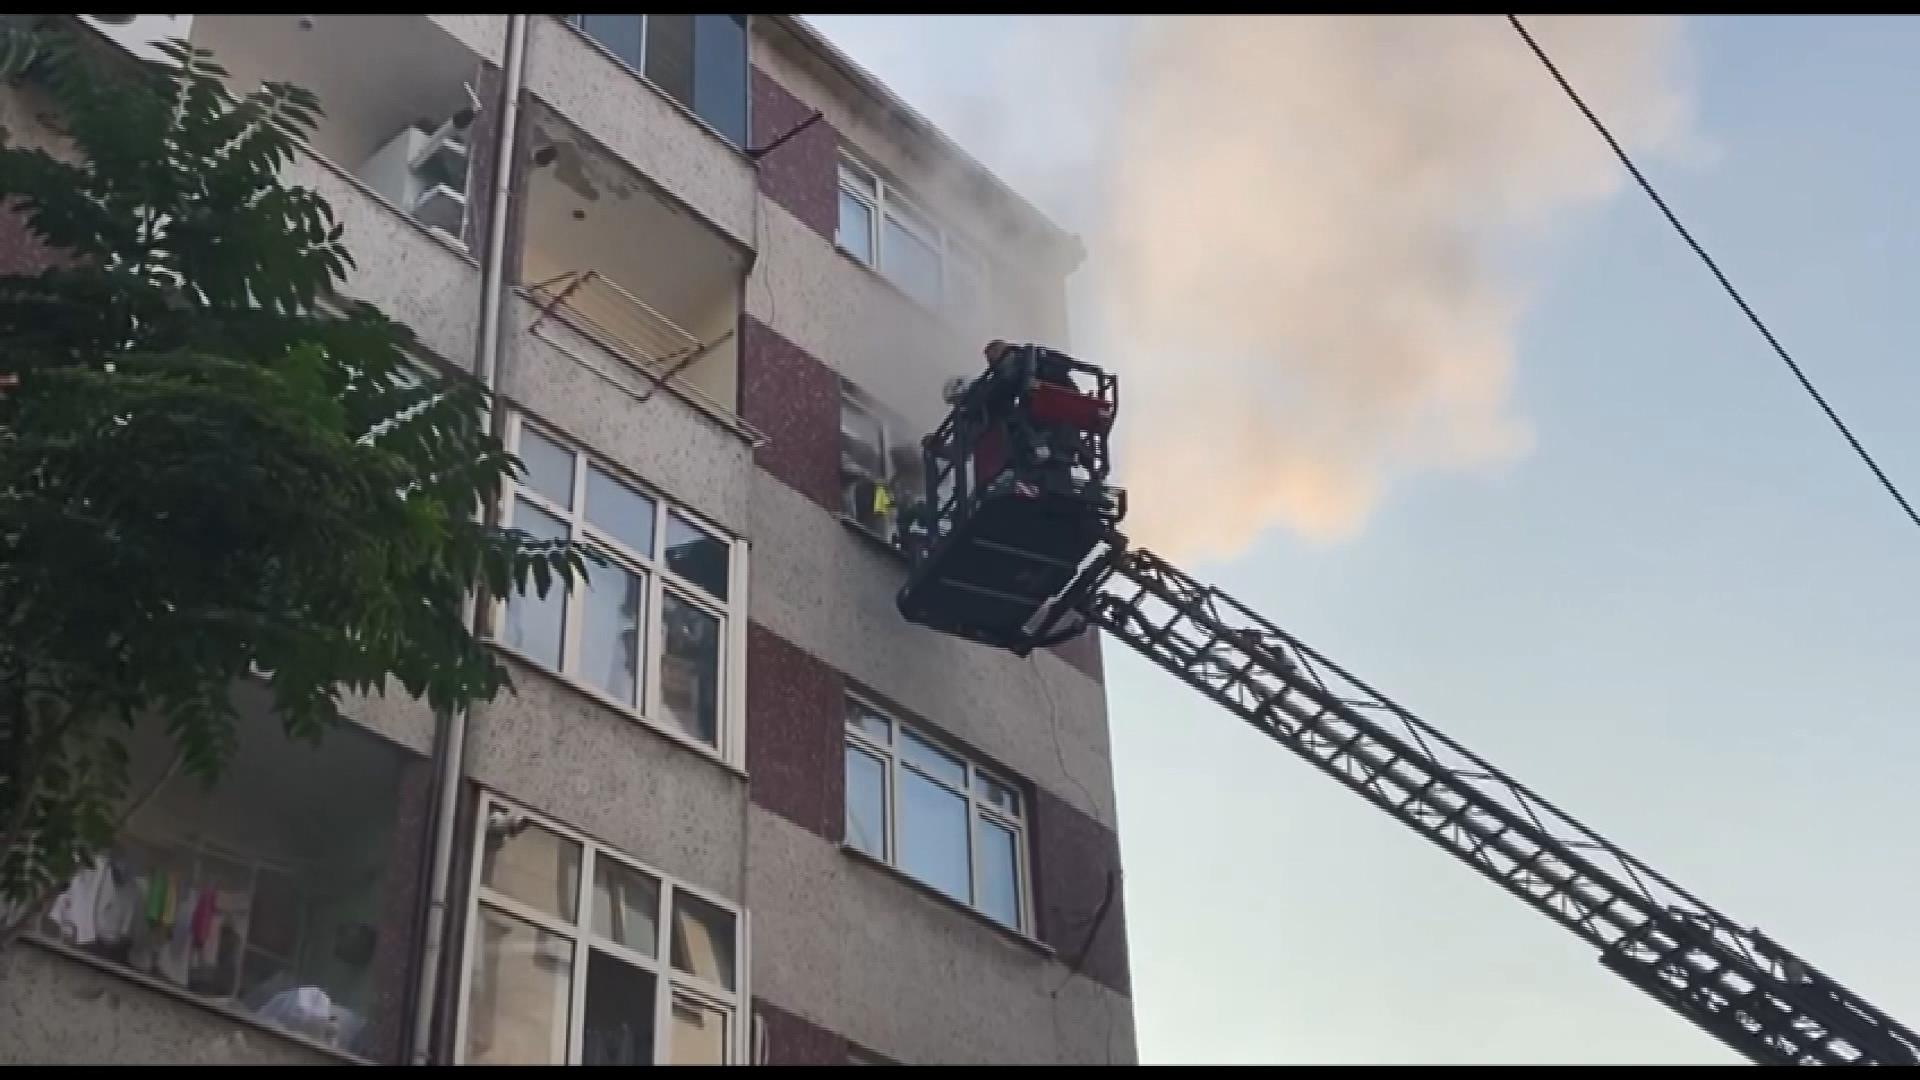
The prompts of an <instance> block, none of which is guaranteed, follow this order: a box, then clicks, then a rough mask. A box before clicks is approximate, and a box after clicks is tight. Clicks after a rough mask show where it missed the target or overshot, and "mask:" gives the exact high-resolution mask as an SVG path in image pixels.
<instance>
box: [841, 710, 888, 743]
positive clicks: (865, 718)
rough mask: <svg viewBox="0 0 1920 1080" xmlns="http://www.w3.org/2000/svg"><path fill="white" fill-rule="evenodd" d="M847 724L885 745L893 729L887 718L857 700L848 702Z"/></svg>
mask: <svg viewBox="0 0 1920 1080" xmlns="http://www.w3.org/2000/svg"><path fill="white" fill-rule="evenodd" d="M847 726H848V727H850V728H853V729H855V730H857V731H859V732H860V733H861V734H863V735H865V736H866V737H868V738H869V739H872V740H873V741H874V742H877V743H879V744H880V745H882V746H885V745H886V744H887V743H888V742H889V741H891V740H890V739H889V736H890V735H891V733H892V731H893V725H892V724H891V723H889V722H888V721H887V718H886V717H884V716H881V715H880V714H879V713H876V712H874V711H873V710H872V709H869V708H867V707H866V706H865V705H861V704H858V703H856V702H852V701H849V702H847Z"/></svg>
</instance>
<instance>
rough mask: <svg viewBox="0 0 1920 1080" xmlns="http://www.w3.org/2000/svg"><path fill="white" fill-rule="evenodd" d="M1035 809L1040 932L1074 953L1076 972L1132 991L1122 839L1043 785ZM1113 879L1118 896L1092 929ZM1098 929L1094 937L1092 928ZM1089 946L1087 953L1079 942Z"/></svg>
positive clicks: (1066, 956) (1066, 957)
mask: <svg viewBox="0 0 1920 1080" xmlns="http://www.w3.org/2000/svg"><path fill="white" fill-rule="evenodd" d="M1033 810H1034V814H1033V818H1034V820H1033V826H1032V827H1033V832H1034V835H1033V858H1034V875H1035V877H1036V879H1037V880H1036V881H1035V882H1034V891H1033V899H1034V910H1035V913H1036V914H1037V916H1038V922H1039V925H1038V927H1037V929H1038V931H1039V933H1038V936H1039V938H1040V940H1042V941H1044V942H1046V943H1047V944H1048V945H1051V946H1053V948H1055V949H1056V950H1058V951H1059V953H1060V959H1061V961H1062V962H1063V963H1073V962H1074V961H1075V960H1076V959H1077V960H1078V961H1079V966H1078V968H1077V969H1076V970H1077V971H1078V973H1079V974H1081V975H1085V976H1086V977H1088V978H1090V979H1092V980H1094V981H1095V982H1098V983H1100V984H1101V985H1103V986H1106V987H1107V988H1109V989H1111V990H1114V991H1117V992H1119V993H1121V994H1131V990H1130V987H1131V985H1132V982H1131V976H1130V972H1129V970H1128V962H1127V934H1126V925H1127V920H1126V912H1125V910H1124V907H1125V905H1124V903H1123V900H1124V893H1125V889H1124V888H1123V884H1124V883H1123V882H1122V881H1121V879H1120V843H1119V840H1118V838H1116V837H1115V836H1114V834H1113V831H1112V830H1111V829H1108V828H1107V827H1106V826H1104V825H1102V824H1100V823H1099V822H1097V821H1095V820H1094V819H1092V818H1090V817H1088V816H1087V815H1086V814H1084V813H1082V812H1081V811H1079V810H1078V809H1076V808H1074V807H1072V806H1069V805H1067V804H1066V803H1064V802H1062V801H1060V799H1058V798H1056V797H1055V796H1053V795H1052V794H1050V793H1049V792H1047V791H1045V790H1044V789H1042V790H1039V791H1036V792H1035V798H1034V808H1033ZM1109 880H1111V881H1112V889H1113V899H1112V900H1111V901H1110V902H1109V903H1108V904H1107V908H1106V913H1105V915H1104V916H1102V917H1101V918H1100V921H1099V923H1098V926H1099V929H1098V930H1097V931H1095V930H1094V926H1095V922H1094V919H1095V916H1096V915H1098V914H1099V912H1100V910H1101V909H1100V905H1101V902H1102V901H1103V900H1105V899H1106V897H1107V889H1108V881H1109ZM1089 933H1092V934H1093V938H1092V941H1091V943H1089V941H1088V937H1087V935H1088V934H1089ZM1082 949H1085V950H1086V952H1085V956H1084V957H1083V956H1082V955H1081V950H1082Z"/></svg>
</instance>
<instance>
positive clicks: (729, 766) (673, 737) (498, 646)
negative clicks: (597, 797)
mask: <svg viewBox="0 0 1920 1080" xmlns="http://www.w3.org/2000/svg"><path fill="white" fill-rule="evenodd" d="M485 640H486V643H487V646H488V647H489V648H492V649H494V650H495V651H497V652H499V653H501V654H502V655H504V656H508V657H511V658H512V659H514V660H515V661H517V662H518V663H520V664H522V665H524V666H525V667H527V668H529V669H530V670H532V671H533V672H534V673H535V674H537V675H540V676H542V677H543V678H546V679H550V680H552V681H553V682H556V683H559V684H560V685H561V686H563V687H566V688H567V689H568V690H571V691H573V692H574V693H577V694H581V695H584V696H585V697H587V698H588V699H590V700H591V701H592V702H593V703H594V704H596V705H600V706H603V707H605V708H607V709H611V710H613V711H614V712H615V713H618V714H619V715H620V717H621V718H622V719H625V720H627V721H629V722H631V723H634V724H637V725H639V726H640V728H641V729H642V730H645V731H647V732H650V733H652V734H654V735H657V736H659V737H660V738H662V739H666V740H667V741H669V742H671V743H674V744H675V745H677V746H679V747H681V748H683V749H686V750H689V751H691V752H693V753H695V754H698V755H700V756H701V757H703V758H706V759H707V760H708V761H711V762H712V763H714V764H715V765H718V766H719V767H720V768H722V769H725V770H726V771H727V772H730V773H732V774H733V775H735V776H737V777H739V778H740V779H742V780H747V779H749V777H748V776H747V770H746V769H744V768H742V767H741V766H739V765H736V764H735V763H733V762H732V761H729V760H728V759H727V757H726V756H725V755H724V754H722V753H721V752H720V751H718V750H716V749H714V748H713V747H711V746H708V745H707V744H705V743H703V742H701V741H700V740H698V739H695V738H694V737H693V736H691V735H688V734H686V733H684V732H681V731H678V730H676V729H674V728H671V727H668V726H667V725H665V724H662V723H660V722H659V721H657V720H652V719H649V718H648V717H647V715H646V714H645V713H642V712H641V711H640V710H639V709H636V708H634V707H633V706H631V705H627V704H624V703H623V702H621V701H619V700H617V699H615V698H614V697H612V696H611V695H609V694H608V693H606V692H605V691H603V690H601V689H600V688H599V687H596V686H594V685H593V684H591V683H588V682H586V681H584V680H582V679H578V678H575V677H574V676H572V675H568V674H566V673H565V672H561V671H555V670H553V669H552V668H550V667H548V666H547V665H546V664H545V663H542V662H541V661H539V660H535V659H534V658H533V657H531V656H528V655H527V654H526V653H523V652H521V651H520V650H519V649H516V648H514V647H513V646H511V645H508V644H507V643H506V642H504V641H501V640H499V639H498V638H491V637H490V638H487V639H485Z"/></svg>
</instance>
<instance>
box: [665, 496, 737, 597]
mask: <svg viewBox="0 0 1920 1080" xmlns="http://www.w3.org/2000/svg"><path fill="white" fill-rule="evenodd" d="M728 554H729V553H728V550H727V544H726V542H725V541H723V540H721V539H720V538H719V537H717V536H715V535H713V534H712V533H710V532H708V531H707V530H705V529H702V528H701V527H700V526H698V525H695V524H694V523H692V522H690V521H688V520H686V519H685V518H683V517H681V516H680V515H679V514H668V515H667V566H668V568H669V569H671V570H672V571H673V572H674V573H676V574H679V575H680V576H681V577H683V578H686V579H687V580H688V581H691V582H693V583H694V584H695V585H698V586H700V587H701V588H703V589H705V590H707V591H708V592H710V593H712V594H713V595H714V596H715V597H716V598H717V599H721V600H725V599H726V598H727V556H728Z"/></svg>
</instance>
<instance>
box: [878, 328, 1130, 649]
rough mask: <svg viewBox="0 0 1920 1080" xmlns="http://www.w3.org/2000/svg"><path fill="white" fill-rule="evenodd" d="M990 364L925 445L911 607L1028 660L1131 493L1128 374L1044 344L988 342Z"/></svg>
mask: <svg viewBox="0 0 1920 1080" xmlns="http://www.w3.org/2000/svg"><path fill="white" fill-rule="evenodd" d="M987 356H988V367H987V370H986V371H985V372H984V373H982V374H981V375H980V376H978V377H977V378H975V379H974V380H973V381H972V382H971V383H968V384H965V385H964V386H962V387H960V388H957V389H955V390H952V391H950V392H949V394H948V400H949V402H950V403H951V404H952V405H953V409H952V411H951V412H949V413H948V415H947V418H946V420H945V422H943V423H942V424H941V425H940V427H939V428H938V429H937V430H936V431H934V432H933V433H932V434H931V435H928V436H927V437H926V438H925V439H923V440H922V441H921V448H922V453H923V454H924V457H925V471H924V473H923V474H922V475H923V476H924V477H925V484H926V489H925V494H924V498H923V499H921V500H919V501H918V502H915V503H911V504H909V505H908V506H907V507H906V512H905V513H903V514H902V516H901V521H900V525H899V529H898V534H897V537H896V540H897V542H898V543H899V545H900V547H901V548H902V549H903V550H904V551H905V552H906V554H907V557H908V560H909V566H910V569H909V571H908V575H907V581H906V583H905V585H903V586H902V587H901V590H900V593H899V597H898V606H899V609H900V613H901V614H902V615H903V616H904V617H905V618H907V619H908V620H909V621H911V622H915V623H919V624H921V625H924V626H928V627H931V628H933V629H936V630H940V631H943V632H945V633H949V634H953V635H956V636H958V637H962V638H966V639H967V640H970V641H974V642H978V643H981V644H985V645H991V646H994V647H996V648H1003V649H1009V650H1011V651H1013V652H1015V653H1017V654H1019V655H1025V654H1027V653H1028V652H1030V651H1032V650H1033V649H1034V648H1036V647H1039V646H1042V645H1046V644H1051V643H1054V642H1056V641H1059V640H1064V639H1065V638H1067V637H1071V636H1072V635H1073V634H1075V633H1078V632H1079V630H1080V629H1082V628H1084V625H1085V624H1084V620H1080V621H1078V622H1077V623H1076V625H1073V626H1070V627H1067V628H1064V629H1062V628H1060V627H1058V625H1057V624H1058V623H1059V621H1060V618H1061V617H1062V616H1065V615H1067V614H1069V611H1068V609H1067V607H1066V606H1065V605H1062V604H1060V603H1057V602H1054V603H1050V602H1052V601H1056V600H1057V599H1058V598H1061V597H1063V596H1064V595H1066V594H1068V593H1070V592H1074V590H1072V589H1071V588H1070V587H1071V586H1072V585H1073V584H1074V583H1075V581H1076V579H1078V578H1079V577H1081V575H1082V570H1083V568H1084V567H1085V565H1086V563H1087V560H1088V557H1089V556H1090V555H1093V554H1095V553H1096V551H1097V550H1098V549H1100V548H1101V547H1102V546H1103V545H1104V544H1106V543H1108V542H1110V541H1111V540H1113V539H1114V538H1115V533H1114V528H1115V526H1116V525H1118V524H1119V522H1120V520H1121V519H1122V518H1123V517H1124V516H1125V514H1126V495H1125V493H1124V492H1123V491H1121V490H1119V489H1117V488H1114V487H1112V486H1110V485H1109V484H1108V483H1107V477H1108V472H1109V470H1110V468H1111V456H1110V453H1109V442H1110V438H1111V433H1112V429H1113V419H1114V416H1115V414H1116V412H1117V410H1118V408H1119V389H1118V386H1119V384H1118V380H1117V379H1115V377H1114V376H1113V375H1111V374H1109V373H1107V372H1105V371H1102V370H1100V369H1099V368H1096V367H1094V366H1093V365H1091V364H1087V363H1083V362H1081V361H1079V360H1075V359H1074V358H1072V357H1070V356H1067V355H1066V354H1064V353H1060V352H1056V351H1054V350H1052V349H1048V348H1045V347H1043V346H1039V345H1030V344H1029V345H1018V346H1015V345H1007V344H1005V343H1004V342H997V341H996V342H994V343H993V344H992V345H989V346H988V347H987Z"/></svg>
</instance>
